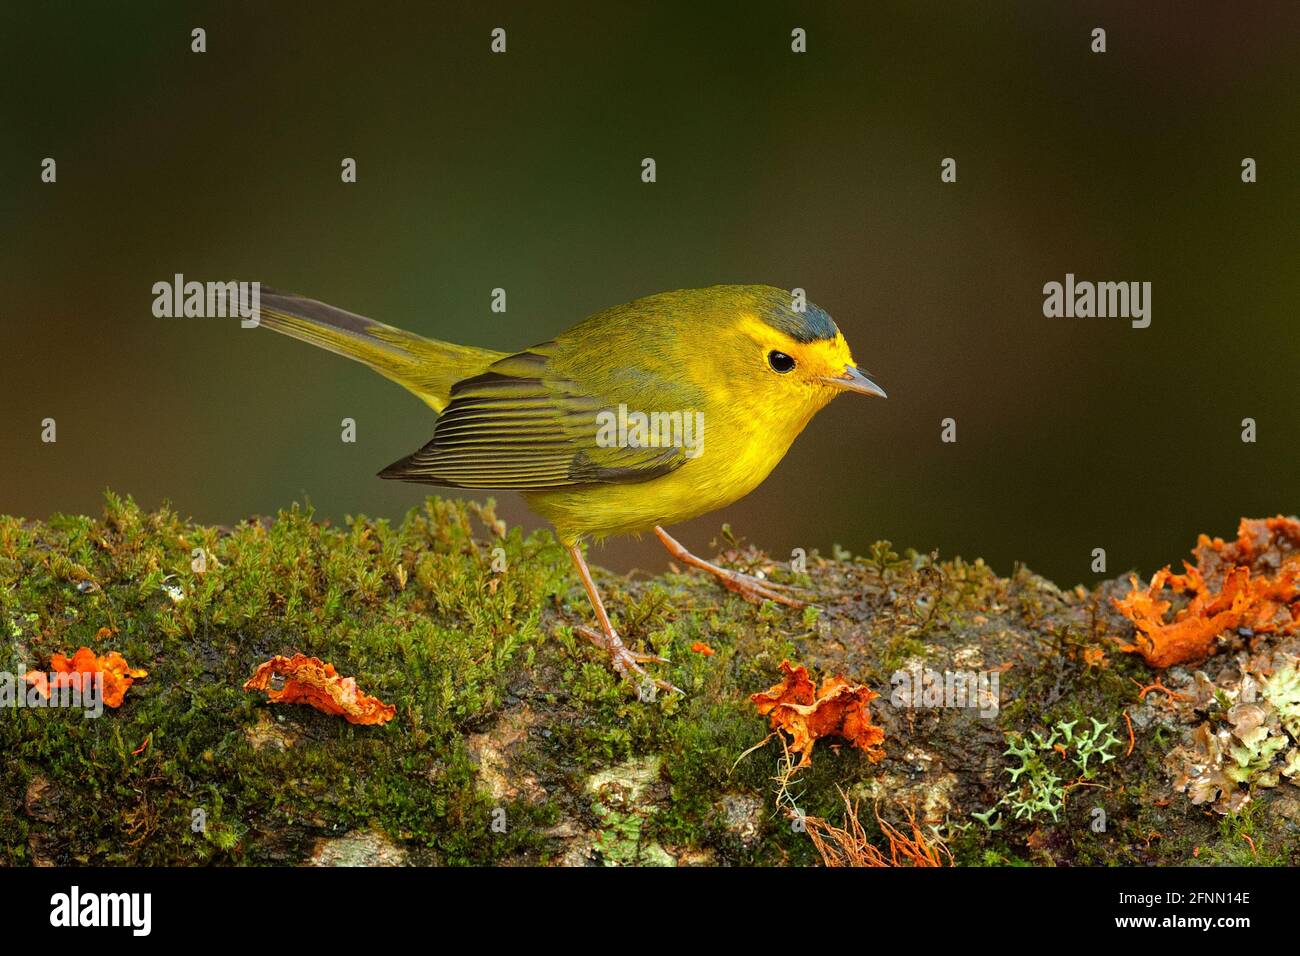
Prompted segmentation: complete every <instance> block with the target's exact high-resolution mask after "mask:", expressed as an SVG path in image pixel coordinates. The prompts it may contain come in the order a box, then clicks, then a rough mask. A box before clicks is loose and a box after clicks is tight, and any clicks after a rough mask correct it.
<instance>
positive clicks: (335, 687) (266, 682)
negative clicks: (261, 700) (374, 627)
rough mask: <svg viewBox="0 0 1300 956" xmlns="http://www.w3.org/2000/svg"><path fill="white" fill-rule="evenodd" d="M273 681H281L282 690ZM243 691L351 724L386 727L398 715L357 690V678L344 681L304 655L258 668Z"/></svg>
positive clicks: (330, 668) (276, 659) (330, 666)
mask: <svg viewBox="0 0 1300 956" xmlns="http://www.w3.org/2000/svg"><path fill="white" fill-rule="evenodd" d="M273 681H276V682H278V681H283V686H279V687H277V686H274V685H273V683H272V682H273ZM244 690H261V691H266V697H267V699H268V700H269V701H271V702H272V703H276V704H307V705H308V706H310V707H315V708H316V709H317V710H319V711H322V712H323V713H326V714H335V715H337V716H340V717H343V718H344V719H345V720H347V721H348V722H349V723H352V724H385V723H387V722H388V721H390V720H392V719H393V717H394V716H395V715H396V714H397V708H396V707H394V706H392V705H391V704H385V703H384V702H383V701H380V700H378V699H376V698H374V697H371V696H369V695H367V694H363V693H362V692H361V691H360V690H358V689H357V682H356V678H353V677H343V676H341V675H340V674H339V673H338V671H336V670H335V669H334V665H333V664H327V663H325V662H324V661H322V660H320V659H318V658H315V657H307V656H306V655H305V654H295V655H294V656H293V657H279V656H277V657H273V658H271V659H270V660H269V661H267V662H266V663H264V664H259V665H258V668H257V670H256V672H254V674H253V676H252V677H251V678H249V680H248V681H247V683H245V684H244Z"/></svg>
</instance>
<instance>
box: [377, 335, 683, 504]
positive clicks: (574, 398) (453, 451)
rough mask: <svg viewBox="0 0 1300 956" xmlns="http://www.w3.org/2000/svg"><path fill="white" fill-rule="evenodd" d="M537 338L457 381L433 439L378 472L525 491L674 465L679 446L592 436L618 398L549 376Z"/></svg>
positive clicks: (546, 351) (636, 477)
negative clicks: (637, 444)
mask: <svg viewBox="0 0 1300 956" xmlns="http://www.w3.org/2000/svg"><path fill="white" fill-rule="evenodd" d="M556 348H557V347H556V346H555V344H554V343H549V342H548V343H544V344H542V345H539V346H535V347H534V348H532V349H530V350H528V351H526V352H520V353H517V354H515V355H510V356H507V357H506V358H504V359H501V360H500V361H497V362H494V363H493V364H492V365H490V366H488V368H487V370H486V371H485V372H483V373H482V374H480V375H475V376H473V377H471V378H467V379H465V380H463V381H461V382H458V383H456V385H454V386H453V387H452V389H451V401H450V403H449V404H448V405H447V407H446V408H445V409H444V410H443V412H442V414H441V415H439V416H438V423H437V425H436V427H435V428H434V432H433V438H432V439H431V440H430V441H429V443H428V444H426V445H425V446H424V447H423V448H421V449H420V450H419V451H417V452H415V453H414V454H412V455H408V456H407V457H406V458H403V459H402V460H401V461H398V462H394V463H393V464H392V465H389V466H388V467H387V468H385V469H384V470H383V471H381V472H380V473H379V476H380V477H381V478H395V479H399V480H402V481H415V482H423V483H427V484H434V485H448V486H451V487H456V488H485V489H524V490H526V489H533V488H556V487H561V486H565V485H581V484H592V483H609V482H637V481H647V480H649V479H651V478H655V477H658V476H659V475H664V474H667V473H668V472H670V471H672V470H674V469H676V468H679V467H681V465H682V464H683V463H684V462H685V460H686V456H685V454H684V451H683V449H681V448H679V447H627V446H624V445H619V444H617V443H608V442H601V441H600V440H598V436H599V424H600V419H599V417H598V416H599V415H600V413H601V412H603V411H608V412H615V411H616V408H617V405H618V404H619V402H618V401H616V400H615V399H614V397H612V396H609V395H594V394H591V389H590V387H584V385H583V384H581V383H579V382H576V381H574V380H573V377H572V376H560V375H557V374H555V373H554V371H553V370H552V368H551V367H550V365H549V359H550V357H551V355H552V354H553V352H554V351H555V349H556Z"/></svg>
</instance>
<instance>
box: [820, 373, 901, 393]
mask: <svg viewBox="0 0 1300 956" xmlns="http://www.w3.org/2000/svg"><path fill="white" fill-rule="evenodd" d="M822 381H823V382H826V383H827V384H828V385H834V386H835V387H836V388H840V389H843V390H844V391H846V392H857V393H859V394H861V395H874V396H876V397H877V398H888V396H887V395H886V394H885V390H884V389H883V388H881V387H880V386H879V385H877V384H876V383H875V382H873V381H872V380H871V379H869V378H867V376H866V374H865V373H864V372H863V371H862V369H860V368H854V367H853V366H852V365H846V366H844V374H843V375H823V376H822Z"/></svg>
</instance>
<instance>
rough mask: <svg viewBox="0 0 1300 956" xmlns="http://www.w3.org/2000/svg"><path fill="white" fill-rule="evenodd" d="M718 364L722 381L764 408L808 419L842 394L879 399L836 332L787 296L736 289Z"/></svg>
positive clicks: (823, 317)
mask: <svg viewBox="0 0 1300 956" xmlns="http://www.w3.org/2000/svg"><path fill="white" fill-rule="evenodd" d="M731 289H733V290H734V291H733V292H731V295H733V296H734V297H735V303H734V305H733V306H732V308H731V309H730V310H729V312H730V321H729V322H728V325H729V329H728V334H727V336H726V338H727V339H728V340H729V341H728V342H727V343H726V349H727V351H726V355H725V358H724V361H725V362H726V363H727V364H728V365H729V366H730V368H729V369H728V371H729V373H730V374H729V375H728V378H730V379H732V381H733V382H737V383H740V384H742V385H743V386H744V387H745V388H746V390H747V391H749V392H750V393H751V394H757V395H762V396H764V397H765V399H766V400H767V401H769V402H775V403H788V404H790V405H793V406H797V407H799V408H802V409H807V410H808V413H809V414H811V413H813V412H816V411H817V409H819V408H821V407H822V406H824V405H825V404H826V403H827V402H829V401H830V400H831V399H833V398H835V397H836V396H837V395H839V394H840V393H842V392H856V393H858V394H860V395H874V396H877V397H879V398H884V397H885V391H884V389H882V388H881V387H880V386H879V385H877V384H876V383H875V382H873V381H872V380H871V378H870V377H869V376H868V375H867V374H866V373H865V372H863V371H862V370H861V369H860V368H858V366H857V363H856V362H855V361H854V360H853V354H852V353H851V352H850V351H849V345H848V342H846V341H845V340H844V336H843V334H841V332H840V330H839V328H838V327H837V326H836V325H835V323H834V322H833V321H832V320H831V317H830V316H829V315H827V314H826V313H825V312H823V311H822V310H821V309H820V308H818V307H817V306H815V305H813V304H812V303H811V302H805V303H802V305H803V308H802V309H798V308H796V307H795V304H794V301H793V297H792V296H791V294H790V293H789V292H786V291H784V290H781V289H774V288H772V287H770V286H736V287H731Z"/></svg>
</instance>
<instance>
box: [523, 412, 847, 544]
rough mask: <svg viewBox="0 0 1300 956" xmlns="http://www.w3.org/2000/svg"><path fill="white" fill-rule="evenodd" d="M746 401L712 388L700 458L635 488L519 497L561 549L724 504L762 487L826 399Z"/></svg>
mask: <svg viewBox="0 0 1300 956" xmlns="http://www.w3.org/2000/svg"><path fill="white" fill-rule="evenodd" d="M746 398H747V396H745V395H744V394H731V393H730V391H729V390H727V389H725V388H715V389H714V393H713V395H712V396H711V397H710V403H709V407H706V408H705V409H704V410H703V411H704V432H703V441H702V450H701V451H700V454H699V455H698V456H697V457H695V458H691V459H689V460H687V461H686V462H685V463H684V464H683V465H682V466H681V467H680V468H677V469H676V470H674V471H672V472H669V473H668V474H666V475H662V476H660V477H658V478H653V479H651V480H649V481H643V482H635V483H626V484H600V485H582V486H569V487H561V488H547V489H540V490H537V491H528V492H525V498H526V499H527V501H528V503H529V505H530V506H531V507H532V508H533V510H534V511H536V512H537V513H538V514H540V515H542V516H543V517H545V518H547V519H548V520H549V521H550V522H551V523H552V524H554V525H555V528H556V531H557V532H558V534H559V537H560V540H561V541H562V542H564V543H566V544H570V543H573V542H575V541H578V540H580V539H582V538H588V537H590V538H603V537H605V536H606V535H611V534H639V533H641V532H644V531H649V530H650V529H651V528H653V527H654V526H655V525H671V524H675V523H677V522H680V521H686V520H689V519H691V518H695V517H698V516H699V515H702V514H706V513H708V512H710V511H714V510H716V509H718V508H722V507H724V506H726V505H729V504H731V503H732V502H734V501H737V500H739V499H740V498H743V497H744V496H745V495H747V494H749V492H751V491H753V490H754V489H755V488H756V487H758V485H759V484H760V483H762V481H763V480H764V479H765V478H766V477H767V476H768V475H769V474H770V473H771V471H772V469H773V468H775V467H776V465H777V463H778V462H780V461H781V459H782V458H784V457H785V454H786V452H787V451H788V450H789V449H790V445H791V444H792V443H793V442H794V440H795V438H797V437H798V435H799V433H800V432H802V431H803V429H804V426H806V425H807V424H808V421H809V420H810V419H811V418H812V416H813V415H814V414H815V413H816V412H817V410H818V409H819V408H821V407H822V405H824V404H825V402H826V401H827V400H828V397H823V396H817V397H815V398H810V400H809V401H808V402H807V403H801V405H800V406H798V407H790V406H789V405H787V404H783V405H782V406H781V407H778V408H769V407H766V406H765V405H763V404H761V403H760V404H757V405H756V404H755V403H754V402H752V401H746Z"/></svg>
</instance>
